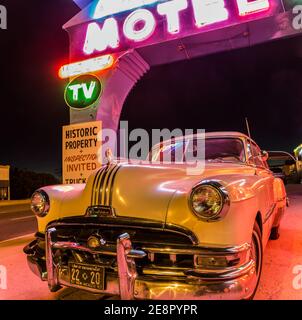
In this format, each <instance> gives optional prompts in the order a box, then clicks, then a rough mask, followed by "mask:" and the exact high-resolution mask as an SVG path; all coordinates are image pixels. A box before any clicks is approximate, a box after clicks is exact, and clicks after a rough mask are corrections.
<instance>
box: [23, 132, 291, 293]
mask: <svg viewBox="0 0 302 320" xmlns="http://www.w3.org/2000/svg"><path fill="white" fill-rule="evenodd" d="M198 139H203V140H204V143H205V170H204V171H203V170H201V171H200V173H199V174H198V175H188V172H187V168H188V165H187V163H184V162H183V161H181V160H183V159H187V160H188V158H190V157H191V156H192V154H193V151H194V147H195V146H196V144H194V141H196V140H198ZM176 146H177V148H179V147H180V150H183V151H182V152H183V153H182V154H181V155H179V154H178V156H180V158H178V159H177V161H176V160H175V163H173V164H171V163H166V162H165V161H163V160H161V159H166V158H165V156H164V155H163V154H164V153H171V152H173V150H175V148H176ZM150 158H152V163H150V162H149V161H146V163H141V164H130V163H128V162H125V163H115V162H114V161H113V162H108V164H106V165H104V166H102V168H101V169H99V170H97V171H96V172H94V173H93V174H92V175H91V177H90V178H89V180H88V183H87V184H86V185H68V186H66V185H65V186H50V187H44V188H41V189H39V190H37V191H36V192H35V193H34V195H33V197H32V205H31V206H32V210H33V211H34V213H35V214H36V216H37V219H38V226H39V230H38V232H37V234H36V239H35V240H34V241H33V242H31V243H30V244H29V245H28V246H27V247H26V248H25V249H24V252H25V253H26V254H27V258H28V263H29V266H30V268H31V270H32V271H33V272H34V273H35V274H37V275H38V276H39V277H40V278H41V279H42V280H44V281H47V282H48V285H49V288H50V290H51V291H57V290H59V289H60V288H61V287H62V286H67V287H75V288H79V289H84V290H88V291H91V292H94V293H104V294H109V295H119V296H120V297H121V299H252V298H253V296H254V295H255V293H256V290H257V287H258V283H259V279H260V275H261V269H262V261H263V251H264V249H265V247H266V244H267V242H268V240H269V238H270V237H271V239H277V238H278V236H279V226H280V221H281V218H282V216H283V214H284V211H285V208H286V192H285V188H284V184H283V182H282V180H281V179H279V178H275V177H274V176H273V174H272V172H271V171H270V170H269V168H268V166H267V163H266V160H267V153H266V152H262V151H261V150H260V148H259V147H258V146H257V144H256V143H255V142H254V141H253V140H251V139H250V138H249V137H247V136H246V135H244V134H242V133H236V132H214V133H207V134H206V136H205V138H204V136H203V135H192V136H186V137H179V138H177V139H176V140H175V142H174V143H171V141H166V142H164V143H163V144H159V145H157V146H155V147H154V148H152V150H151V154H150ZM181 158H182V159H181ZM148 159H149V158H148Z"/></svg>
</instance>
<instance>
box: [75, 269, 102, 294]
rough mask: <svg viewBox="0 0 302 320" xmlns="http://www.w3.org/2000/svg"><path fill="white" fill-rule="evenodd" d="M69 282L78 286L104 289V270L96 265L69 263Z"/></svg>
mask: <svg viewBox="0 0 302 320" xmlns="http://www.w3.org/2000/svg"><path fill="white" fill-rule="evenodd" d="M69 274H70V283H71V284H75V285H77V286H80V287H84V288H90V289H96V290H104V279H105V270H104V268H103V267H100V266H97V265H89V264H80V263H70V264H69Z"/></svg>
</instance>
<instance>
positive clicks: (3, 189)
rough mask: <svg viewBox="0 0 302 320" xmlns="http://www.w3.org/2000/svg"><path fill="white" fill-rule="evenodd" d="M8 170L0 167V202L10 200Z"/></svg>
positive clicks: (5, 167) (7, 167) (8, 167)
mask: <svg viewBox="0 0 302 320" xmlns="http://www.w3.org/2000/svg"><path fill="white" fill-rule="evenodd" d="M9 169H10V166H1V165H0V201H3V200H10V184H9Z"/></svg>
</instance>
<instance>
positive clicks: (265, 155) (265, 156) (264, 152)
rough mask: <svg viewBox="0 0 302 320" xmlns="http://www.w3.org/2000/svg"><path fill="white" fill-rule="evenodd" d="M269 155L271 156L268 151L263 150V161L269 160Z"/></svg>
mask: <svg viewBox="0 0 302 320" xmlns="http://www.w3.org/2000/svg"><path fill="white" fill-rule="evenodd" d="M268 157H269V155H268V153H267V152H266V151H264V150H262V151H261V159H262V161H267V160H268Z"/></svg>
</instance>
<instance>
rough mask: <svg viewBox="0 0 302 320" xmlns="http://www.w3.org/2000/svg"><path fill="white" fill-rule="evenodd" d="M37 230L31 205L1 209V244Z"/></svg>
mask: <svg viewBox="0 0 302 320" xmlns="http://www.w3.org/2000/svg"><path fill="white" fill-rule="evenodd" d="M36 230H37V222H36V218H35V216H34V214H33V213H32V211H31V210H30V208H29V205H14V206H3V207H2V206H1V207H0V242H1V241H3V240H8V239H12V238H15V237H19V236H23V235H26V234H30V233H34V232H36Z"/></svg>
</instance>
